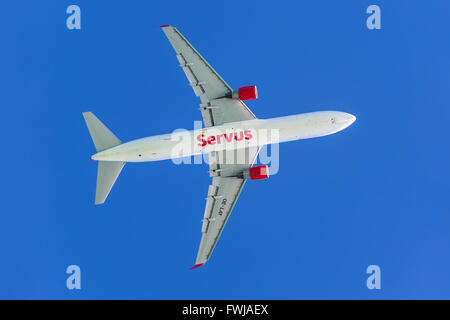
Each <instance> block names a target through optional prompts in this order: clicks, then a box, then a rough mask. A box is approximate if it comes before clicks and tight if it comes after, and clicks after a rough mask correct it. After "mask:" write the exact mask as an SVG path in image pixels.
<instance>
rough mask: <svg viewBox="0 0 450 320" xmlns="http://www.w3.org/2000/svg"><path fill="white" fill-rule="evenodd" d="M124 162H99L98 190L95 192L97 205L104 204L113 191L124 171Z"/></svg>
mask: <svg viewBox="0 0 450 320" xmlns="http://www.w3.org/2000/svg"><path fill="white" fill-rule="evenodd" d="M124 165H125V162H123V161H99V162H98V172H97V190H96V191H95V204H102V203H104V202H105V200H106V197H107V196H108V194H109V192H110V191H111V188H112V186H113V185H114V182H116V179H117V177H118V176H119V174H120V172H121V171H122V168H123V166H124Z"/></svg>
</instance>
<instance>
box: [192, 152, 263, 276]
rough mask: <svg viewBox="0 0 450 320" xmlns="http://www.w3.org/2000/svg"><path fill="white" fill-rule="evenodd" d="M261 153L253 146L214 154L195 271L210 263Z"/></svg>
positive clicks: (211, 154) (212, 154) (211, 156)
mask: <svg viewBox="0 0 450 320" xmlns="http://www.w3.org/2000/svg"><path fill="white" fill-rule="evenodd" d="M259 149H260V148H259V147H257V146H251V147H247V148H245V149H238V150H232V151H221V152H216V151H214V152H212V153H210V175H211V176H212V178H213V179H212V184H211V185H210V186H209V189H208V196H207V197H206V206H205V213H204V216H203V220H202V239H201V241H200V247H199V249H198V253H197V259H196V261H195V266H194V267H193V268H197V267H200V266H202V265H203V264H204V263H205V262H206V261H208V260H209V258H210V256H211V254H212V252H213V250H214V248H215V246H216V244H217V241H218V240H219V237H220V235H221V234H222V231H223V229H224V227H225V224H226V223H227V221H228V218H229V217H230V214H231V211H232V210H233V208H234V205H235V204H236V201H237V199H238V197H239V195H240V193H241V191H242V188H243V187H244V184H245V181H246V179H245V178H244V177H243V175H242V173H243V171H245V170H247V169H248V168H250V167H251V166H252V165H253V163H254V162H255V160H256V156H257V155H258V152H259Z"/></svg>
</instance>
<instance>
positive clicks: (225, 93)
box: [161, 25, 256, 127]
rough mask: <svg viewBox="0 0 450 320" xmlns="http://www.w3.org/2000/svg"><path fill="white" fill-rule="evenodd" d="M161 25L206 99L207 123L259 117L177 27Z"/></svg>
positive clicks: (204, 114) (192, 83)
mask: <svg viewBox="0 0 450 320" xmlns="http://www.w3.org/2000/svg"><path fill="white" fill-rule="evenodd" d="M161 28H162V30H163V31H164V33H165V35H166V36H167V38H168V39H169V41H170V43H171V44H172V47H173V48H174V50H175V52H176V54H177V59H178V62H179V63H180V67H181V68H182V69H183V71H184V73H185V74H186V77H187V79H188V81H189V85H190V86H191V87H192V89H193V90H194V93H195V95H196V96H198V97H199V98H200V100H201V102H202V103H201V104H200V111H201V112H202V117H203V123H204V125H205V127H212V126H217V125H221V124H224V123H228V122H235V121H244V120H251V119H255V118H256V117H255V115H254V114H253V113H252V112H251V111H250V109H249V108H248V107H247V106H246V105H245V103H244V102H242V101H241V100H239V99H231V98H229V96H230V95H231V94H232V92H233V90H232V89H231V87H230V86H229V85H228V84H227V83H226V82H225V81H224V80H223V79H222V78H221V77H220V75H219V74H218V73H217V72H216V71H215V70H214V69H213V68H212V67H211V66H210V65H209V63H208V62H207V61H206V60H205V59H204V58H203V57H202V56H201V55H200V53H198V52H197V50H195V48H194V47H193V46H192V45H191V44H190V43H189V42H188V41H187V40H186V38H184V37H183V35H182V34H181V33H180V32H179V31H178V30H177V29H176V28H175V27H172V26H169V25H165V26H161Z"/></svg>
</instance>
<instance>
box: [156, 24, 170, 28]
mask: <svg viewBox="0 0 450 320" xmlns="http://www.w3.org/2000/svg"><path fill="white" fill-rule="evenodd" d="M159 27H160V28H166V27H170V24H163V25H162V26H159Z"/></svg>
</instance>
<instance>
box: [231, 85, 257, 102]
mask: <svg viewBox="0 0 450 320" xmlns="http://www.w3.org/2000/svg"><path fill="white" fill-rule="evenodd" d="M233 98H234V99H239V100H254V99H257V98H258V89H256V86H248V87H242V88H239V89H238V91H233Z"/></svg>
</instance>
